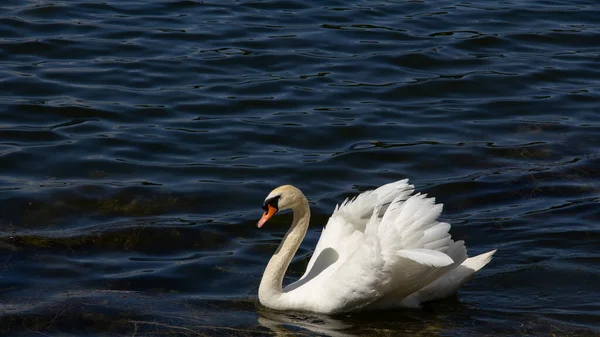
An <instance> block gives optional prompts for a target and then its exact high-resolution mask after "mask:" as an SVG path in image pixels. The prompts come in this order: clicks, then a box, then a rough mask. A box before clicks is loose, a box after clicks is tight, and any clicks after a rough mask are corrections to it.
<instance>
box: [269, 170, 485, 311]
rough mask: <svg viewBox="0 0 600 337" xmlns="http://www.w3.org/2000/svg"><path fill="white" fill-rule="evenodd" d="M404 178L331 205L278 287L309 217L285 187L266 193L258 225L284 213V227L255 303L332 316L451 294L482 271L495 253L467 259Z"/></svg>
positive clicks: (435, 207)
mask: <svg viewBox="0 0 600 337" xmlns="http://www.w3.org/2000/svg"><path fill="white" fill-rule="evenodd" d="M413 190H414V188H413V186H412V185H409V184H408V180H402V181H398V182H395V183H390V184H387V185H384V186H381V187H379V188H377V189H376V190H373V191H368V192H364V193H362V194H360V195H358V196H357V197H356V198H354V199H353V200H346V201H345V202H344V203H342V205H339V206H338V207H336V209H335V211H334V212H333V214H332V215H331V217H330V218H329V221H328V222H327V225H326V227H325V228H324V229H323V232H322V233H321V238H320V239H319V242H318V243H317V246H316V248H315V251H314V253H313V255H312V257H311V259H310V261H309V263H308V266H307V268H306V272H305V273H304V275H303V276H302V277H301V278H300V279H299V280H298V281H296V282H294V283H292V284H290V285H288V286H287V287H285V288H283V289H282V281H283V277H284V274H285V272H286V271H287V268H288V266H289V264H290V261H291V260H292V258H293V257H294V255H295V254H296V251H297V250H298V247H299V246H300V243H301V242H302V240H303V239H304V236H305V234H306V230H307V228H308V224H309V220H310V209H309V207H308V201H307V200H306V198H305V197H304V195H303V194H302V192H301V191H300V190H299V189H297V188H295V187H293V186H290V185H285V186H281V187H278V188H276V189H275V190H273V191H272V192H271V193H270V194H269V196H268V197H267V199H266V200H265V204H264V206H263V208H264V209H265V214H264V215H263V217H262V218H261V220H260V221H259V223H258V227H261V226H262V225H263V224H264V223H265V222H266V221H267V220H268V219H269V218H270V217H271V216H273V214H275V213H276V212H277V211H278V210H283V209H288V208H291V209H292V211H293V213H294V216H293V223H292V226H291V228H290V230H289V231H288V232H287V234H286V235H285V237H284V238H283V240H282V242H281V244H280V245H279V247H278V248H277V251H276V252H275V254H274V255H273V257H272V258H271V260H270V261H269V264H268V265H267V267H266V269H265V272H264V274H263V278H262V280H261V283H260V287H259V290H258V299H259V301H260V303H261V304H263V305H264V306H266V307H269V308H272V309H276V310H300V311H311V312H319V313H327V314H334V313H340V312H350V311H360V310H375V309H386V308H396V307H419V306H420V304H421V303H422V302H425V301H430V300H434V299H438V298H443V297H447V296H451V295H453V294H454V293H455V292H456V291H457V290H458V288H460V287H461V286H462V285H463V284H464V283H465V282H467V281H468V280H469V279H470V278H471V277H472V276H473V274H474V273H475V272H476V271H478V270H479V269H481V268H482V267H483V266H485V265H486V264H487V263H488V262H489V261H490V260H491V257H492V255H493V254H494V253H495V250H493V251H490V252H488V253H485V254H481V255H478V256H476V257H472V258H467V254H466V248H465V246H464V243H463V241H453V240H452V239H451V237H450V234H448V230H449V229H450V225H449V224H447V223H443V222H438V221H437V218H438V216H439V215H440V213H441V212H442V205H441V204H435V200H434V199H433V198H426V196H425V195H421V194H416V195H411V194H412V193H413Z"/></svg>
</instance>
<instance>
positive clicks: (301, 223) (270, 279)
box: [258, 196, 310, 308]
mask: <svg viewBox="0 0 600 337" xmlns="http://www.w3.org/2000/svg"><path fill="white" fill-rule="evenodd" d="M292 211H293V213H294V220H293V222H292V226H291V227H290V229H289V230H288V232H287V233H286V234H285V236H284V237H283V240H282V241H281V243H280V244H279V247H278V248H277V250H276V251H275V254H273V257H271V260H270V261H269V264H267V268H266V269H265V272H264V274H263V277H262V280H261V281H260V286H259V288H258V299H259V301H260V302H261V303H262V304H263V305H265V306H268V307H271V308H273V307H276V306H277V304H276V303H277V300H278V299H279V297H280V296H281V294H282V282H283V276H284V275H285V272H286V271H287V269H288V267H289V265H290V262H291V261H292V258H293V257H294V255H295V254H296V251H297V250H298V247H300V243H302V240H303V239H304V236H305V235H306V230H307V229H308V224H309V222H310V208H309V207H308V201H307V200H306V198H305V197H304V196H302V202H300V203H299V205H298V206H296V207H294V208H292Z"/></svg>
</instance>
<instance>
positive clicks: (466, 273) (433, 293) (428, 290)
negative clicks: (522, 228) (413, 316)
mask: <svg viewBox="0 0 600 337" xmlns="http://www.w3.org/2000/svg"><path fill="white" fill-rule="evenodd" d="M495 252H496V249H494V250H492V251H490V252H487V253H483V254H480V255H477V256H474V257H470V258H468V259H466V260H465V262H463V263H461V264H460V265H459V266H458V267H456V268H454V269H452V270H451V271H449V272H448V273H447V274H445V275H442V277H440V278H439V279H437V280H435V281H433V282H432V283H430V284H428V285H427V286H425V287H423V288H421V289H420V290H419V291H417V292H416V293H414V294H411V295H410V296H408V297H406V298H405V299H404V301H402V304H403V305H404V306H406V307H418V306H420V305H421V303H423V302H427V301H432V300H437V299H441V298H444V297H449V296H452V295H454V294H456V292H457V291H458V289H459V288H460V287H462V286H463V284H465V283H467V281H469V280H470V279H471V278H473V276H474V275H475V273H476V272H478V271H479V270H480V269H481V268H483V267H484V266H485V265H486V264H488V263H490V261H491V260H492V255H494V253H495Z"/></svg>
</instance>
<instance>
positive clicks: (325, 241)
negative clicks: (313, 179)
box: [302, 179, 414, 277]
mask: <svg viewBox="0 0 600 337" xmlns="http://www.w3.org/2000/svg"><path fill="white" fill-rule="evenodd" d="M413 191H414V186H413V185H410V184H409V183H408V179H404V180H400V181H397V182H393V183H389V184H386V185H383V186H381V187H379V188H377V189H375V190H372V191H366V192H363V193H361V194H359V195H358V196H356V197H354V198H353V199H346V200H345V201H344V202H343V203H342V204H341V205H337V206H336V208H335V210H334V211H333V214H332V215H331V217H330V218H329V221H328V222H327V225H326V226H325V228H323V232H322V233H321V237H320V238H319V242H318V243H317V246H316V247H315V250H314V252H313V255H312V257H311V259H310V261H309V262H308V266H307V268H306V272H305V274H304V276H302V277H305V276H306V275H307V274H308V273H309V271H310V270H311V268H313V266H314V265H315V261H316V260H317V259H318V258H319V256H321V255H322V254H321V252H322V251H323V249H325V248H332V249H334V250H335V251H336V252H337V253H338V257H337V259H336V260H335V261H333V260H331V261H328V262H329V264H333V263H335V262H336V261H345V260H346V259H347V258H348V257H349V256H350V255H351V254H353V253H354V251H355V250H356V248H357V245H358V244H359V242H360V243H362V242H363V238H362V236H363V234H364V231H365V227H366V224H367V222H368V221H369V219H370V218H371V217H372V215H373V212H374V210H375V208H376V207H378V208H379V209H383V210H384V211H385V209H387V207H388V206H389V204H390V203H391V202H392V201H393V200H394V199H398V200H402V199H406V198H408V196H409V195H410V194H412V193H413ZM381 214H383V213H381ZM321 267H322V266H321Z"/></svg>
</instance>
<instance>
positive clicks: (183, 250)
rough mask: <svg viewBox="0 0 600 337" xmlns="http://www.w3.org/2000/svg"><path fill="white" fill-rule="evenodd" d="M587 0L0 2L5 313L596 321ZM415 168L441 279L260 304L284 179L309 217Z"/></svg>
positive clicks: (387, 327) (293, 328) (178, 327)
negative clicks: (338, 301) (333, 302)
mask: <svg viewBox="0 0 600 337" xmlns="http://www.w3.org/2000/svg"><path fill="white" fill-rule="evenodd" d="M599 23H600V7H598V5H597V4H596V2H595V1H533V0H526V1H499V2H489V1H474V2H473V1H472V2H451V1H379V0H375V1H354V0H350V1H343V2H342V1H324V2H323V1H312V0H311V1H303V2H297V1H276V0H267V1H235V2H234V1H214V2H210V1H190V0H188V1H158V0H152V1H114V0H109V1H104V2H92V1H43V0H38V1H33V0H5V1H4V2H3V4H2V5H0V88H1V93H2V94H1V95H0V112H1V116H2V117H1V119H0V226H1V228H2V231H1V232H0V332H1V333H2V334H6V335H11V336H30V335H31V336H33V335H39V334H43V335H61V336H65V335H74V336H75V335H76V336H82V335H111V336H114V335H118V336H121V335H123V336H132V335H155V336H156V335H169V336H171V335H182V336H183V335H186V336H187V335H227V336H232V335H235V336H238V335H264V334H271V335H277V334H292V335H294V334H295V335H311V336H312V335H331V336H347V335H378V336H380V335H390V336H482V335H484V336H485V335H487V336H514V335H528V336H548V335H552V334H555V335H561V336H594V335H597V334H598V333H600V324H599V323H598V322H599V321H600V301H599V298H600V297H599V294H600V270H599V269H598V264H599V262H600V245H599V240H600V226H599V221H600V211H599V207H598V206H599V200H600V180H599V178H600V158H599V155H598V153H599V150H600V146H599V144H600V136H599V135H600V133H599V132H600V114H599V112H600V111H599V106H600V105H599V102H600V70H599V69H600V68H598V64H599V62H600V47H599V45H598V41H600V24H599ZM404 178H409V179H410V180H411V182H412V183H413V184H415V186H416V188H417V190H418V191H421V192H425V193H429V194H430V195H432V196H435V197H436V198H437V200H438V201H439V202H442V203H444V205H445V208H444V214H443V220H445V221H448V222H450V223H452V224H453V229H452V231H451V233H452V234H453V236H454V237H455V238H456V239H461V240H465V241H466V242H467V246H468V248H469V253H470V254H471V255H475V254H478V253H482V252H486V251H489V250H491V249H494V248H498V249H499V251H498V253H497V254H496V258H495V259H494V260H493V262H492V263H490V264H489V265H488V266H487V267H486V268H485V269H484V270H482V271H481V272H480V273H479V274H478V275H477V276H476V277H475V278H474V279H473V280H472V281H471V282H469V283H468V284H467V285H466V286H465V287H464V288H463V289H461V291H460V292H459V294H458V296H457V297H456V298H451V299H447V300H444V301H438V302H434V303H430V304H428V305H426V306H425V307H424V308H423V309H422V310H393V311H386V312H383V313H375V314H373V313H371V314H352V315H342V316H336V317H327V316H319V315H307V314H300V313H287V314H281V313H275V312H271V311H268V310H265V309H263V308H260V307H259V306H258V305H257V299H256V292H257V288H258V284H259V281H260V277H261V275H262V271H263V268H264V266H265V264H266V263H267V261H268V259H269V257H270V256H271V254H272V253H273V252H274V250H275V248H276V246H277V244H278V242H279V240H280V239H281V237H282V236H283V234H284V233H285V231H286V230H287V226H288V225H289V222H290V220H291V219H290V216H289V215H283V216H280V217H278V218H276V219H274V220H273V221H270V222H269V223H268V225H266V226H265V227H263V228H262V229H260V230H258V229H256V226H255V223H256V220H257V219H258V217H259V216H260V213H261V209H260V206H261V203H262V201H263V199H264V197H265V196H266V195H267V194H268V193H269V191H270V190H271V189H272V188H274V187H276V186H278V185H281V184H288V183H291V184H294V185H296V186H298V187H299V188H301V189H302V190H303V191H304V193H305V194H306V195H307V196H308V197H309V200H310V203H311V207H312V214H313V220H312V225H311V228H310V229H309V233H308V235H307V238H306V240H305V242H304V243H303V245H302V246H301V247H300V250H299V252H298V254H297V256H296V258H295V259H294V261H293V263H292V265H291V267H290V270H289V272H288V277H287V278H286V280H285V282H291V281H293V280H295V279H296V278H297V277H299V276H300V275H301V274H302V272H303V270H304V268H305V266H306V263H307V262H308V259H309V258H310V254H311V251H312V248H313V247H314V245H315V244H316V242H317V240H318V237H319V234H320V231H321V229H322V225H323V224H324V223H325V222H326V221H327V218H328V216H329V214H330V213H331V211H332V210H333V208H334V207H335V204H336V203H338V202H340V201H342V200H343V199H344V198H345V197H348V196H353V195H356V194H357V193H359V192H360V191H363V190H366V189H369V188H374V187H377V186H379V185H381V184H384V183H387V182H391V181H395V180H399V179H404Z"/></svg>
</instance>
